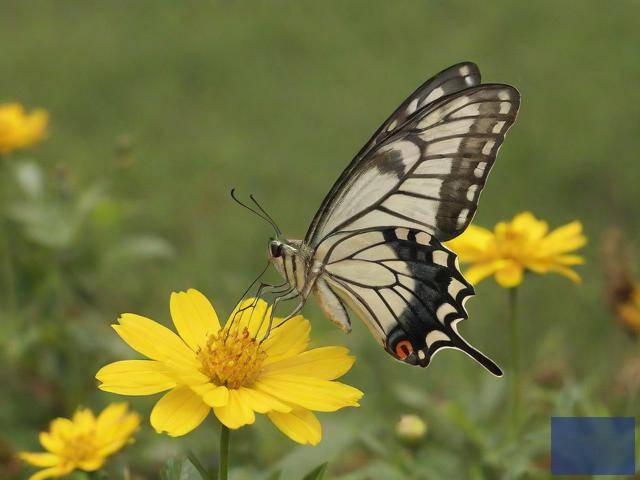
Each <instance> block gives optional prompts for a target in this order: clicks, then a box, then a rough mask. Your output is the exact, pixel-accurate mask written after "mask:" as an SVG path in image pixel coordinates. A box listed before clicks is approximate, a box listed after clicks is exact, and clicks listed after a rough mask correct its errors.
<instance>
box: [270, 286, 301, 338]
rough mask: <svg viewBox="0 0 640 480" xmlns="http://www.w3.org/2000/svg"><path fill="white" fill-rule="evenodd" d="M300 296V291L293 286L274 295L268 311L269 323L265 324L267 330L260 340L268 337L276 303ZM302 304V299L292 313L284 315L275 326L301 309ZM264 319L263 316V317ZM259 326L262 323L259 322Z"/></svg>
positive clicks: (281, 323)
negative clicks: (278, 294)
mask: <svg viewBox="0 0 640 480" xmlns="http://www.w3.org/2000/svg"><path fill="white" fill-rule="evenodd" d="M298 297H301V295H300V292H298V291H297V290H296V289H295V288H291V290H289V291H288V292H286V293H284V294H282V295H280V296H278V297H276V298H275V299H274V300H273V304H272V305H271V311H270V312H269V324H268V325H267V330H266V332H265V334H264V337H263V338H262V340H261V341H263V342H264V341H265V340H266V339H267V338H268V337H269V334H270V333H271V329H272V327H273V317H274V313H275V311H276V307H277V306H278V303H279V302H281V301H287V300H292V299H294V298H298ZM303 306H304V301H301V302H300V304H299V305H298V307H296V309H295V310H294V313H293V315H291V314H290V315H288V316H287V317H285V318H284V319H283V320H282V321H281V322H280V323H279V324H278V325H276V327H279V326H280V325H283V324H284V323H285V322H286V321H287V320H289V319H290V318H292V317H294V316H295V315H296V314H297V313H298V312H299V311H300V310H302V307H303ZM263 320H264V318H263ZM260 327H262V323H261V324H260Z"/></svg>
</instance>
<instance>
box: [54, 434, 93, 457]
mask: <svg viewBox="0 0 640 480" xmlns="http://www.w3.org/2000/svg"><path fill="white" fill-rule="evenodd" d="M95 441H96V434H95V432H93V431H92V432H88V433H85V434H83V435H75V436H72V437H70V438H67V439H66V441H65V445H64V450H63V453H62V455H61V456H62V457H63V458H64V459H65V460H66V461H67V462H68V463H73V464H78V463H80V462H82V461H85V460H89V459H91V458H94V457H95V456H96V455H97V452H98V447H97V445H96V442H95Z"/></svg>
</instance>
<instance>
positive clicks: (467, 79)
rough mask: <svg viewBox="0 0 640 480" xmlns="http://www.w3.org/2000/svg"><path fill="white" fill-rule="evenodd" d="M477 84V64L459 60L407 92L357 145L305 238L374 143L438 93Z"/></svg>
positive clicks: (436, 96) (455, 90) (478, 82)
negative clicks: (372, 132) (357, 148)
mask: <svg viewBox="0 0 640 480" xmlns="http://www.w3.org/2000/svg"><path fill="white" fill-rule="evenodd" d="M479 84H480V70H479V69H478V66H477V65H476V64H475V63H472V62H461V63H458V64H456V65H453V66H451V67H449V68H447V69H445V70H443V71H441V72H439V73H437V74H436V75H434V76H433V77H431V78H430V79H429V80H427V81H426V82H424V83H423V84H422V85H420V87H418V88H417V89H416V90H415V91H414V92H413V93H412V94H411V95H409V96H408V97H407V98H406V100H405V101H404V102H402V103H401V104H400V106H399V107H398V108H397V109H396V110H395V111H394V112H393V113H392V114H391V115H390V116H389V118H387V119H386V120H385V121H384V122H383V123H382V125H380V127H379V128H378V130H376V132H375V133H374V134H373V135H372V137H371V138H370V139H369V141H368V142H367V143H366V144H365V145H364V146H363V147H362V148H361V149H360V151H359V152H358V154H357V155H356V156H355V158H354V159H353V160H352V161H351V163H350V164H349V166H348V167H347V168H346V169H345V171H344V172H343V173H342V175H341V176H340V178H339V179H338V181H337V182H336V183H335V185H334V186H333V188H332V189H331V191H330V192H329V193H328V194H327V196H326V197H325V198H324V200H323V202H322V204H321V206H320V209H319V210H318V212H317V213H316V215H315V217H314V219H313V221H312V223H311V226H310V227H309V231H308V232H307V235H306V237H305V238H306V239H307V240H310V239H311V238H312V237H313V236H314V232H315V229H316V228H317V227H318V225H319V224H320V223H321V220H322V217H323V216H324V214H325V212H326V210H327V209H328V208H329V206H330V205H331V203H332V201H333V200H334V198H335V196H336V194H337V193H338V192H339V191H340V190H341V188H342V186H343V185H344V184H345V183H346V180H347V178H348V177H350V175H351V174H352V173H353V172H354V170H356V169H357V168H358V166H359V164H360V162H361V161H362V159H363V158H364V157H365V156H366V155H367V153H369V152H370V151H371V149H372V148H373V147H374V146H376V145H379V144H381V143H382V142H384V141H385V140H386V139H388V138H389V137H391V136H392V135H393V134H394V133H396V132H397V131H398V130H399V129H401V128H402V127H403V125H404V124H405V123H406V122H407V121H408V120H410V119H411V118H413V117H414V116H415V114H416V113H417V112H419V111H421V110H423V109H424V108H425V107H426V106H427V105H429V104H432V103H433V102H435V101H436V100H439V99H440V98H442V97H445V96H447V95H451V94H453V93H456V92H459V91H461V90H464V89H466V88H469V87H473V86H477V85H479ZM307 243H309V242H307Z"/></svg>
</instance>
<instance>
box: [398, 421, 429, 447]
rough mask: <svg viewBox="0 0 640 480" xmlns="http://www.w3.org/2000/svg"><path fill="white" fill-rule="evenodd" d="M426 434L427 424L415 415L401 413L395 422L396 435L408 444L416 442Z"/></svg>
mask: <svg viewBox="0 0 640 480" xmlns="http://www.w3.org/2000/svg"><path fill="white" fill-rule="evenodd" d="M426 434H427V424H426V423H425V422H424V420H422V419H421V418H420V417H419V416H417V415H413V414H408V415H402V417H400V421H398V423H397V424H396V435H397V436H398V438H399V439H400V440H401V441H403V442H405V443H407V444H409V445H415V444H417V443H418V442H419V441H420V440H421V439H422V438H424V436H425V435H426Z"/></svg>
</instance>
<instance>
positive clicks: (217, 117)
mask: <svg viewBox="0 0 640 480" xmlns="http://www.w3.org/2000/svg"><path fill="white" fill-rule="evenodd" d="M0 9H1V13H0V46H1V47H0V66H1V70H2V74H1V75H0V102H7V101H19V102H22V103H24V104H25V105H27V106H28V107H29V108H32V107H43V108H45V109H47V110H48V111H49V112H50V115H51V128H50V136H49V139H48V140H47V141H46V142H44V143H42V144H41V145H40V146H38V147H37V148H35V149H30V150H27V151H24V152H20V153H19V154H18V153H17V154H16V155H15V157H16V158H17V159H19V160H20V162H25V161H27V160H30V159H32V161H33V163H31V164H28V165H31V167H33V168H31V167H27V173H25V172H24V171H22V173H19V172H18V173H16V171H17V170H20V168H22V167H19V165H21V164H20V163H19V162H18V161H16V162H13V163H12V164H11V165H6V170H5V171H4V172H3V173H2V175H3V181H2V188H3V199H4V201H6V203H7V204H8V205H10V208H9V210H10V213H11V214H10V215H9V216H10V218H9V220H8V221H6V222H4V223H3V239H4V240H5V242H4V247H3V248H4V249H5V250H6V251H8V252H10V254H11V256H12V257H13V260H12V261H13V265H14V266H18V267H19V268H20V269H19V271H18V272H17V273H16V278H14V279H13V280H14V286H15V287H16V288H15V295H13V297H12V298H9V295H4V296H3V302H4V304H3V305H2V311H1V312H0V315H2V319H1V322H2V325H1V326H0V335H1V338H0V345H1V346H2V352H1V355H2V359H1V360H2V365H3V368H2V369H1V371H2V373H0V385H1V386H0V389H1V394H0V424H1V425H2V428H1V429H0V451H1V452H0V462H1V463H0V477H1V478H26V477H27V472H30V471H32V470H31V469H28V468H24V467H23V468H22V469H19V468H18V466H17V465H16V464H15V461H14V460H12V455H13V452H14V451H16V450H23V449H33V448H37V445H36V443H37V432H38V431H39V430H41V429H44V428H46V426H47V424H48V422H49V420H50V419H51V418H53V417H55V416H58V415H69V414H71V413H72V412H73V410H74V409H75V407H76V406H77V405H85V406H90V407H92V408H94V409H97V408H99V407H101V406H103V405H105V404H106V403H107V402H109V401H113V400H118V399H120V398H119V397H117V396H115V395H114V396H111V395H109V394H106V393H102V392H99V391H98V390H97V389H96V388H95V383H96V382H95V380H94V379H93V375H94V374H95V372H96V371H97V369H98V368H99V367H100V366H101V365H103V364H105V363H107V362H108V361H111V360H115V359H120V358H125V357H126V356H128V355H129V350H128V349H127V348H126V347H125V346H123V344H122V342H120V341H119V339H118V338H117V336H116V335H115V333H113V332H112V331H111V329H110V328H109V325H110V323H112V322H113V321H114V320H115V319H116V318H117V316H118V314H120V313H122V312H125V311H132V312H136V313H140V314H144V315H147V316H150V317H152V318H155V319H157V320H159V321H163V322H168V320H169V314H168V299H169V293H170V292H171V291H173V290H181V289H186V288H189V287H194V288H198V289H200V290H201V291H203V292H204V293H206V294H207V296H209V297H210V298H212V299H213V300H214V303H215V306H216V308H217V309H218V311H219V312H221V313H222V312H229V311H230V309H231V308H232V307H233V304H234V302H235V300H236V299H237V297H238V295H239V294H240V292H241V291H242V290H243V288H244V287H245V286H246V285H247V284H248V283H249V281H250V280H251V279H252V278H253V277H254V276H255V274H256V273H257V272H258V271H259V270H260V269H261V268H262V266H263V265H264V261H265V250H266V242H267V240H268V237H269V236H270V234H271V232H270V231H269V229H268V227H267V226H265V225H264V224H263V223H262V222H260V221H259V220H258V219H256V218H254V217H252V216H250V215H248V214H247V213H246V212H245V211H243V210H241V209H240V208H239V207H237V206H236V205H235V204H233V203H232V202H231V200H230V198H229V190H230V189H231V188H232V187H236V188H237V189H238V191H239V192H240V194H242V195H248V194H249V193H251V192H252V193H254V194H255V195H256V196H257V197H258V198H259V199H261V200H262V201H263V203H264V204H265V205H266V206H267V208H268V209H269V211H270V212H271V213H272V215H273V216H274V217H275V218H276V219H277V220H278V222H279V223H280V225H281V226H282V227H283V229H284V230H285V232H287V233H288V234H289V235H290V236H292V237H294V238H295V237H298V238H301V237H302V236H304V232H305V229H306V227H307V225H308V223H309V222H310V220H311V218H312V216H313V214H314V212H315V210H316V208H317V207H318V206H319V204H320V201H321V200H322V198H323V197H324V195H325V193H326V192H327V191H328V189H329V188H330V187H331V185H332V182H333V181H334V180H335V179H336V178H337V176H338V175H339V173H340V172H341V171H342V169H343V168H344V167H345V166H346V165H347V163H348V162H349V160H350V159H351V157H352V155H353V154H354V153H355V152H356V151H357V150H358V149H359V148H360V147H361V146H362V144H363V143H364V142H365V141H366V140H367V139H368V138H369V136H370V135H371V133H372V132H373V131H374V130H375V129H376V128H377V127H378V125H379V123H380V122H381V121H382V120H383V119H384V118H386V116H387V115H388V114H389V113H390V112H391V111H392V110H393V109H395V107H396V106H397V105H398V104H399V103H400V102H401V101H402V100H403V99H404V98H405V96H406V95H407V94H408V93H409V92H411V91H412V90H413V89H414V88H415V87H416V86H417V85H419V84H420V83H421V82H422V81H424V80H425V79H426V78H427V77H429V76H431V75H432V74H434V73H436V72H437V71H439V70H441V69H443V68H445V67H447V66H449V65H452V64H454V63H457V62H460V61H463V60H471V61H474V62H476V63H477V64H478V65H479V66H480V68H481V71H482V72H483V80H484V81H486V82H504V83H509V84H512V85H514V86H516V87H517V88H518V89H519V90H520V92H521V94H522V107H521V110H520V115H519V118H518V121H517V123H516V125H515V127H514V128H513V129H512V131H511V133H510V134H509V136H508V138H507V140H506V142H505V145H504V147H503V149H502V150H501V153H500V155H499V158H498V161H497V163H496V165H495V168H494V170H493V173H492V175H491V178H490V180H489V182H488V185H487V188H486V189H485V191H484V194H483V198H482V202H481V205H480V208H479V210H478V214H477V217H476V220H475V221H476V223H478V224H480V225H486V226H492V225H493V224H495V223H496V222H497V221H499V220H503V219H509V218H511V217H512V216H513V215H514V214H515V213H517V212H519V211H523V210H531V211H532V212H533V213H534V214H535V215H536V216H538V217H539V218H543V219H546V220H548V221H549V222H550V224H551V225H552V226H557V225H561V224H564V223H567V222H569V221H571V220H573V219H579V220H581V221H582V222H583V223H584V226H585V232H586V235H587V236H588V237H589V244H588V246H587V247H586V248H585V249H584V250H583V251H582V253H583V254H584V255H585V257H586V259H587V264H586V265H585V266H584V267H579V272H580V273H581V275H582V276H583V278H584V283H583V284H582V285H579V286H576V285H574V284H571V283H570V282H568V281H567V280H566V279H564V278H562V277H559V276H544V277H535V276H531V277H529V278H527V280H526V281H525V284H524V285H523V287H522V288H521V292H520V293H521V299H522V304H521V319H522V330H523V332H522V334H523V339H524V344H525V348H524V359H523V370H524V375H525V379H524V381H525V382H526V391H525V394H526V397H525V398H526V401H525V405H526V409H525V410H526V415H525V417H526V418H525V419H524V425H523V437H522V439H521V440H520V441H508V440H507V439H505V436H506V435H507V434H506V420H505V416H506V410H505V395H506V384H507V381H506V380H505V379H502V380H500V379H494V378H492V377H491V376H489V375H488V374H487V373H485V372H484V371H483V370H482V369H481V368H479V367H478V366H476V365H475V364H473V363H472V362H471V361H469V359H468V358H467V357H466V356H464V355H461V354H460V353H456V352H453V351H451V350H448V351H445V352H443V353H441V354H440V355H438V356H437V358H436V359H435V360H434V361H433V363H432V366H431V367H430V368H429V369H427V370H421V369H415V368H407V367H405V366H403V365H400V364H398V363H396V362H393V361H392V360H391V359H390V358H389V357H388V356H387V355H386V354H385V353H384V352H383V351H382V350H380V349H379V347H378V346H377V345H376V344H375V342H374V341H373V340H372V339H371V338H370V336H369V334H368V332H367V331H366V329H365V328H363V326H362V325H361V324H360V323H356V325H355V327H354V331H353V333H352V334H351V335H350V336H348V337H346V336H343V335H342V333H341V332H339V331H338V330H337V329H335V328H334V327H333V326H332V325H331V324H329V322H327V321H326V320H325V318H324V317H323V316H322V314H321V313H320V311H319V309H318V308H317V306H316V305H315V302H313V301H312V302H309V304H308V305H307V307H306V310H305V312H306V315H307V316H308V317H309V318H311V319H312V322H313V324H314V334H313V337H314V343H315V344H318V345H324V344H344V345H347V346H348V347H349V348H350V349H351V350H352V351H353V352H354V354H355V355H356V356H357V359H358V360H357V362H356V364H355V366H354V368H353V369H352V371H351V372H350V373H349V375H348V376H347V382H348V383H350V384H352V385H355V386H357V387H359V388H360V389H362V390H363V391H364V392H365V398H364V400H363V402H362V408H360V409H358V410H353V409H351V410H345V411H341V412H339V413H337V414H330V415H325V416H322V417H321V420H322V421H323V425H324V427H325V435H324V439H323V442H322V443H321V445H320V446H319V447H316V448H310V447H298V446H296V445H294V444H292V443H291V442H289V441H288V440H286V439H285V438H284V437H283V436H282V435H281V434H280V433H279V432H277V431H276V430H275V428H273V427H272V426H271V425H270V424H269V423H268V422H265V421H259V422H258V423H257V425H256V426H252V427H250V428H245V429H243V430H241V431H240V432H238V433H234V439H233V446H232V450H233V460H232V462H233V464H234V465H236V466H238V467H239V468H238V469H237V470H236V471H235V472H234V475H235V476H234V477H233V478H236V479H244V478H262V477H261V476H263V475H266V474H267V473H269V472H270V471H273V470H274V469H284V472H285V476H284V477H283V478H286V479H290V478H291V479H297V478H300V477H301V475H302V473H304V472H306V471H308V470H309V469H311V468H312V467H314V466H315V465H317V464H318V463H320V462H322V461H324V460H329V461H330V462H331V469H330V472H331V475H332V476H335V477H336V478H346V479H350V480H357V479H369V478H370V479H383V478H384V479H394V478H405V479H406V478H415V479H423V478H424V479H440V478H445V479H446V478H473V479H483V478H487V479H492V478H525V476H526V475H528V477H526V478H545V477H546V476H547V474H546V473H545V472H546V468H547V464H548V458H547V451H548V444H547V443H548V418H549V415H552V414H555V415H571V414H587V415H597V414H617V415H621V414H629V415H637V414H638V406H637V401H634V400H633V398H634V397H632V395H631V394H630V393H629V392H630V391H632V390H633V389H630V387H629V388H627V387H628V385H629V383H630V382H631V383H633V382H632V381H630V380H628V378H626V377H625V378H624V379H622V380H620V373H621V372H622V371H623V370H624V369H625V368H626V367H625V365H628V364H629V362H631V361H632V360H633V359H634V358H635V357H634V356H635V355H637V354H638V343H637V341H636V342H634V340H633V339H630V337H629V336H628V335H627V334H626V333H625V332H624V331H623V330H622V329H621V328H619V327H618V326H617V324H616V322H615V320H614V319H613V317H612V315H611V314H610V313H609V310H608V308H607V304H606V301H605V293H604V292H605V291H606V288H607V286H606V285H605V284H604V277H603V275H602V263H603V258H602V249H601V239H602V235H603V234H604V232H605V231H607V229H609V228H611V227H617V228H619V229H621V230H622V232H623V234H624V235H625V237H626V238H627V241H628V243H629V244H630V245H633V244H634V243H635V244H636V245H638V242H639V241H640V238H639V232H640V228H639V227H640V217H639V216H638V214H637V204H638V180H639V179H640V166H639V163H638V153H637V152H638V151H639V150H640V136H639V135H638V133H637V129H638V120H639V118H640V89H639V88H638V82H639V80H640V61H639V60H638V58H639V57H638V45H639V44H640V31H639V30H638V18H640V3H638V2H636V1H618V2H610V3H607V4H606V5H605V4H603V3H602V2H596V1H565V2H553V1H537V2H510V1H495V2H466V1H426V2H425V1H422V2H418V1H414V2H409V1H400V2H365V1H351V2H308V1H304V2H195V1H194V2H191V1H185V2H168V1H137V2H123V1H111V2H100V1H87V2H74V1H57V2H48V1H30V2H19V1H7V0H2V1H1V2H0ZM38 168H40V169H41V170H38ZM29 169H31V170H29ZM34 169H35V170H38V171H40V172H41V174H42V184H43V186H42V188H41V190H42V192H40V193H37V194H36V196H37V195H41V197H39V200H33V198H32V197H33V195H34V193H33V191H32V190H33V188H39V187H37V185H36V187H33V185H34V182H35V184H39V181H38V180H37V178H38V173H37V172H36V173H34V171H35V170H34ZM11 172H13V174H12V173H11ZM14 174H17V175H18V178H22V179H23V182H22V184H18V185H15V183H16V182H15V177H14V176H12V175H14ZM21 175H22V176H21ZM34 175H35V176H34ZM20 176H21V177H20ZM25 178H26V180H25ZM34 178H36V180H34ZM25 182H26V186H25ZM29 185H31V186H29ZM29 189H31V190H29ZM29 192H31V193H29ZM43 192H44V193H43ZM30 195H31V197H30ZM29 201H31V204H29V203H28V202H29ZM25 202H26V204H27V205H26V206H25ZM29 205H30V206H29ZM34 205H35V206H34ZM34 208H36V210H37V209H38V208H40V209H41V210H37V211H36V212H35V213H34V212H33V211H32V210H33V209H34ZM30 209H31V210H30ZM25 210H26V211H27V213H25ZM34 223H35V225H34ZM34 232H35V233H34ZM635 266H637V265H634V267H635ZM7 288H8V286H7V285H4V286H2V290H3V291H4V292H6V291H7ZM477 290H478V296H477V297H476V298H475V299H474V300H473V301H472V302H471V303H470V308H469V310H470V314H471V320H470V321H469V322H466V324H465V325H464V326H462V328H461V330H462V332H463V333H464V334H465V336H466V337H467V338H468V339H469V341H471V343H473V344H474V345H476V346H478V347H479V348H480V349H481V350H483V351H485V352H486V353H487V354H489V355H490V356H491V357H493V358H494V359H495V360H496V361H498V363H500V364H502V365H503V366H504V367H505V368H506V370H507V377H508V372H509V365H510V358H509V349H508V338H507V325H506V291H505V290H503V289H500V288H499V287H497V286H496V285H495V284H494V283H493V281H485V282H483V283H482V284H480V286H479V287H478V288H477ZM222 316H223V317H224V316H225V315H224V314H222ZM637 370H638V368H636V371H635V377H634V376H633V375H632V377H631V378H632V379H635V381H636V382H640V380H639V378H640V373H639V372H638V371H637ZM624 371H626V370H624ZM545 375H546V377H545ZM549 376H551V377H550V378H552V380H554V381H553V382H548V381H546V383H545V382H542V381H540V378H542V379H545V378H546V379H547V380H548V378H549ZM620 382H622V385H623V386H622V387H621V386H620ZM549 383H551V384H550V385H549ZM635 388H637V386H636V387H635ZM155 400H156V398H137V399H133V401H132V402H131V403H132V405H133V406H134V407H135V408H136V409H137V410H138V411H140V412H142V413H143V415H144V416H145V423H144V425H143V428H142V430H141V433H140V434H139V435H138V441H137V442H136V444H135V445H134V446H132V447H130V448H128V449H127V450H125V451H124V452H123V453H122V454H121V455H119V456H118V457H117V459H116V460H115V462H112V463H111V464H110V471H111V473H112V475H113V478H122V475H123V473H122V472H123V471H124V470H123V469H124V468H125V466H127V465H128V467H129V469H130V472H131V474H132V475H133V478H141V479H142V478H148V479H153V478H157V475H158V474H157V472H158V470H159V469H160V467H161V466H162V464H163V463H164V461H165V460H166V459H167V458H169V457H171V456H173V455H179V454H181V453H184V452H187V451H188V450H189V449H192V450H193V451H195V452H196V453H197V454H198V455H199V456H201V458H203V459H204V462H205V463H206V464H207V465H208V466H213V465H214V464H215V461H216V458H215V452H216V435H217V434H216V431H217V429H216V425H215V422H214V420H213V419H212V418H210V419H209V420H208V421H207V423H206V427H205V428H201V429H199V430H198V431H196V432H194V433H192V434H190V435H188V436H186V437H184V438H181V439H177V440H173V439H168V438H167V437H161V436H159V435H156V434H155V433H153V432H152V429H151V427H150V426H149V425H148V422H147V418H148V412H149V411H150V408H151V406H152V404H153V402H154V401H155ZM405 413H417V414H418V415H420V416H421V417H422V418H423V419H424V420H425V421H426V422H427V423H428V425H429V432H428V434H427V436H426V437H425V438H424V439H422V440H421V441H420V444H419V445H418V446H415V447H407V446H406V445H404V444H403V443H402V441H401V440H400V439H397V438H396V436H395V435H394V425H395V423H396V422H397V420H398V419H399V418H400V416H401V415H402V414H405Z"/></svg>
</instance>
